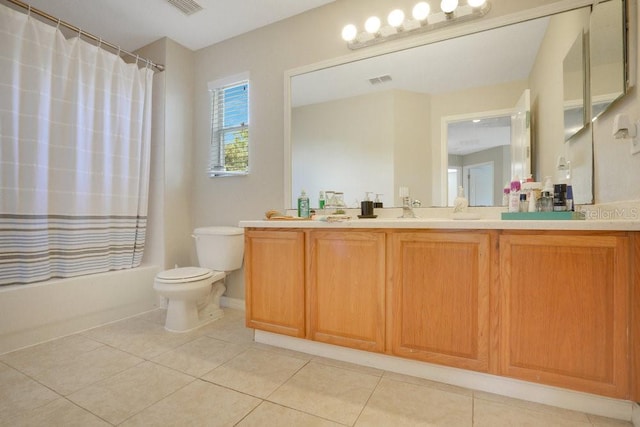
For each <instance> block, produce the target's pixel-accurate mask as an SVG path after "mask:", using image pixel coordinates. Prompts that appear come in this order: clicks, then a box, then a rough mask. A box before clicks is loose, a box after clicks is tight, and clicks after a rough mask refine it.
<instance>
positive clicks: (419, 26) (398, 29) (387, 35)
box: [343, 1, 491, 50]
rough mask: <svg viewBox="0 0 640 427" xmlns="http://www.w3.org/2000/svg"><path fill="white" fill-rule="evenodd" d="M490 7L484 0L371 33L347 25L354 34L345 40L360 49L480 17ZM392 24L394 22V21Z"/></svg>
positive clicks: (350, 46)
mask: <svg viewBox="0 0 640 427" xmlns="http://www.w3.org/2000/svg"><path fill="white" fill-rule="evenodd" d="M423 3H424V2H423ZM469 3H471V4H475V3H474V1H470V2H469ZM490 9H491V4H490V3H489V2H488V1H485V2H484V3H482V4H481V5H480V6H477V7H474V6H470V5H468V4H467V5H463V6H457V7H456V8H455V9H454V10H453V11H452V12H443V11H441V12H437V13H432V14H429V15H428V16H427V17H426V18H425V19H423V20H418V19H415V18H414V19H407V20H405V21H404V22H402V23H401V24H400V25H386V26H383V27H380V28H379V29H377V30H376V31H375V33H373V34H372V33H371V32H367V31H362V32H358V30H357V29H356V28H355V26H353V25H349V26H347V27H349V30H350V31H351V32H352V35H353V34H355V36H352V37H348V38H349V39H351V40H349V41H347V46H348V47H349V49H352V50H355V49H361V48H363V47H367V46H373V45H376V44H379V43H382V42H386V41H390V40H396V39H399V38H402V37H406V36H409V35H415V34H420V33H425V32H427V31H432V30H435V29H438V28H442V27H446V26H449V25H452V24H454V23H460V22H465V21H470V20H473V19H478V18H481V17H483V16H484V15H486V14H487V13H488V12H489V10H490ZM427 13H428V12H427ZM370 19H371V18H370ZM376 19H377V18H376ZM378 22H379V20H378ZM394 24H396V23H395V22H394ZM347 27H345V30H346V29H347ZM345 30H343V38H347V37H345V36H344V34H345Z"/></svg>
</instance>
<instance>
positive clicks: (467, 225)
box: [239, 217, 640, 231]
mask: <svg viewBox="0 0 640 427" xmlns="http://www.w3.org/2000/svg"><path fill="white" fill-rule="evenodd" d="M239 226H240V227H245V228H248V227H254V228H345V229H349V228H372V229H375V228H397V229H403V228H411V229H418V228H424V229H460V230H470V229H473V230H478V229H493V230H594V231H596V230H603V231H605V230H609V231H640V221H638V220H584V221H577V220H576V221H555V220H547V221H535V220H532V221H526V220H511V221H506V220H504V221H503V220H499V219H477V220H453V219H445V218H442V219H440V218H419V219H399V218H398V219H393V218H382V219H377V218H376V219H358V218H357V217H356V218H355V219H350V220H346V221H336V222H325V221H313V220H309V221H300V220H298V221H268V220H256V221H240V223H239Z"/></svg>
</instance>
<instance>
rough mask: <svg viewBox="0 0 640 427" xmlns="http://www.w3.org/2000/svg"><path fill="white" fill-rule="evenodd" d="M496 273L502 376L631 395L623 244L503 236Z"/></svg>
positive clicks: (574, 236) (550, 235) (545, 235)
mask: <svg viewBox="0 0 640 427" xmlns="http://www.w3.org/2000/svg"><path fill="white" fill-rule="evenodd" d="M500 268H501V291H500V305H501V314H502V317H501V334H500V349H501V351H500V371H501V372H500V373H501V374H502V375H506V376H510V377H515V378H519V379H523V380H527V381H533V382H541V383H545V384H550V385H556V386H560V387H565V388H570V389H575V390H581V391H585V392H590V393H596V394H600V395H605V396H611V397H617V398H625V397H626V396H628V375H629V367H628V359H627V355H628V341H627V340H628V338H627V325H628V321H629V306H628V298H629V275H630V265H629V241H628V237H626V235H625V234H624V233H621V234H618V235H604V234H597V233H592V234H585V233H582V235H580V234H579V233H570V232H567V233H558V232H539V233H538V235H535V234H532V233H517V232H512V233H509V232H504V234H503V235H502V236H501V237H500Z"/></svg>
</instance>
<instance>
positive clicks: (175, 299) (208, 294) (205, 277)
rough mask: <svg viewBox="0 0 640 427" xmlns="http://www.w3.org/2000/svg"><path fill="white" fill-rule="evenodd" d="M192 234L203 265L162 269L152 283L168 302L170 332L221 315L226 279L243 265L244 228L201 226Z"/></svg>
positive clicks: (168, 327)
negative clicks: (221, 298) (221, 300)
mask: <svg viewBox="0 0 640 427" xmlns="http://www.w3.org/2000/svg"><path fill="white" fill-rule="evenodd" d="M193 237H194V239H195V241H196V252H197V254H198V264H199V265H200V266H199V267H180V268H174V269H171V270H165V271H162V272H160V273H158V274H157V275H156V277H155V280H154V283H153V289H155V291H156V292H157V293H158V294H159V295H160V296H162V297H164V298H166V299H167V301H168V304H167V319H166V321H165V326H164V327H165V329H166V330H168V331H171V332H187V331H190V330H192V329H195V328H197V327H199V326H202V325H204V324H205V323H207V322H211V321H213V320H216V319H219V318H221V317H222V316H223V315H224V313H223V311H222V309H221V308H220V297H221V296H222V294H223V293H224V291H225V290H226V287H225V286H224V279H225V277H226V275H227V273H229V272H231V271H234V270H238V269H240V268H241V267H242V258H243V255H244V230H243V229H242V228H238V227H201V228H196V229H195V230H194V232H193Z"/></svg>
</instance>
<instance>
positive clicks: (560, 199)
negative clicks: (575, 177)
mask: <svg viewBox="0 0 640 427" xmlns="http://www.w3.org/2000/svg"><path fill="white" fill-rule="evenodd" d="M566 210H567V184H555V185H554V186H553V211H554V212H564V211H566Z"/></svg>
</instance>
